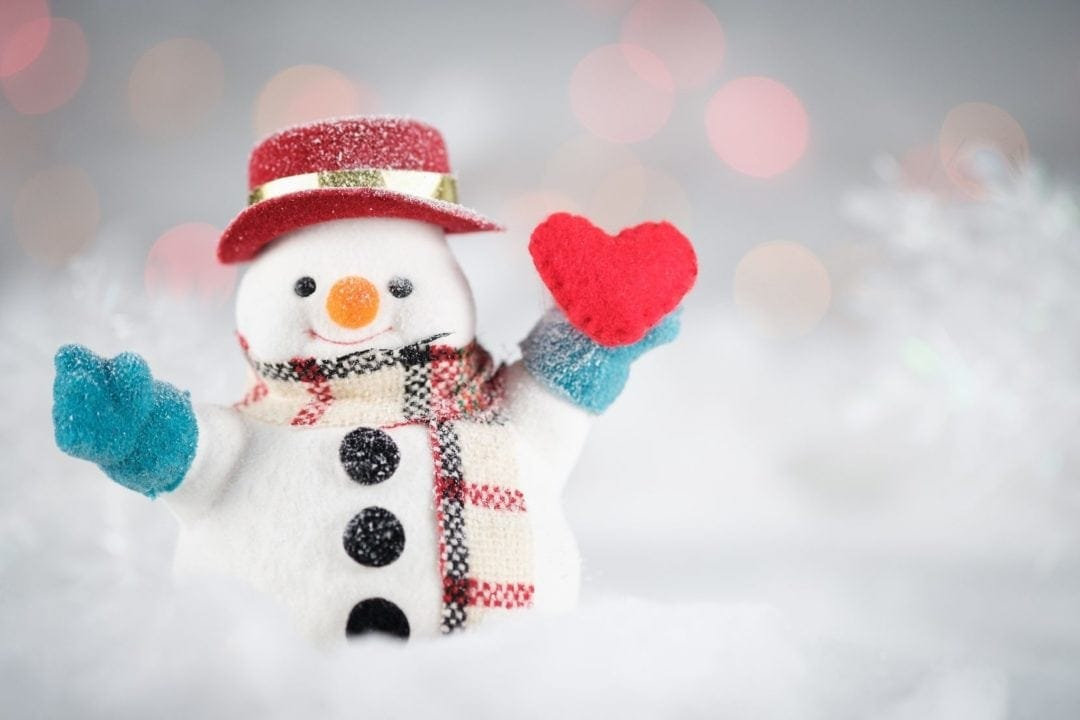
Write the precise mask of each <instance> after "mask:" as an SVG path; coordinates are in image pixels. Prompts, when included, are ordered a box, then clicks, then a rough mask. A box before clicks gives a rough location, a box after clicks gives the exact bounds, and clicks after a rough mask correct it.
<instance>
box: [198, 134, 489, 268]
mask: <svg viewBox="0 0 1080 720" xmlns="http://www.w3.org/2000/svg"><path fill="white" fill-rule="evenodd" d="M355 168H384V169H386V168H388V169H395V170H424V171H427V172H441V173H449V172H450V162H449V159H448V158H447V154H446V145H445V144H444V143H443V139H442V136H441V135H440V134H439V131H438V130H436V129H435V128H433V127H431V126H430V125H426V124H424V123H421V122H417V121H415V120H408V119H404V118H393V117H359V118H345V119H341V120H328V121H322V122H316V123H311V124H308V125H301V126H298V127H294V128H288V129H286V130H282V131H280V132H278V133H275V134H273V135H271V136H269V137H267V138H266V139H265V140H263V141H262V142H260V143H259V144H258V145H257V146H256V147H255V149H254V150H253V151H252V153H251V160H250V162H249V164H248V189H249V190H252V189H254V188H256V187H258V186H260V185H262V184H264V183H267V182H269V181H271V180H275V179H277V178H280V177H288V176H290V175H302V174H305V173H312V172H319V171H322V170H349V169H355ZM355 217H401V218H409V219H413V220H421V221H423V222H429V223H432V224H433V225H439V226H441V227H442V228H444V229H445V230H446V232H448V233H461V232H479V231H487V230H502V227H501V226H500V225H499V224H498V223H496V222H495V221H493V220H490V219H488V218H486V217H484V216H482V215H480V214H479V213H477V212H475V211H473V210H470V209H468V208H466V207H462V206H461V205H457V204H455V203H449V202H444V201H441V200H427V199H424V198H418V197H415V196H411V195H406V194H403V193H398V192H394V191H391V190H385V189H378V188H321V189H318V190H305V191H301V192H296V193H291V194H289V195H282V196H280V197H276V198H271V199H269V200H263V201H262V202H259V203H257V204H255V205H252V206H250V207H248V208H246V209H245V210H243V211H242V212H241V213H240V214H239V215H237V216H236V218H235V219H234V220H233V221H232V223H230V224H229V226H228V227H227V228H225V232H224V233H222V236H221V241H220V243H219V244H218V259H219V260H220V261H221V262H223V263H238V262H245V261H247V260H251V259H252V258H254V257H255V255H257V254H258V252H259V251H260V250H261V249H262V248H263V247H265V246H266V245H267V244H268V243H270V242H271V241H273V240H274V239H276V238H278V237H280V236H281V235H283V234H285V233H287V232H290V231H292V230H296V229H298V228H301V227H304V226H306V225H314V224H315V223H320V222H326V221H327V220H337V219H342V218H355Z"/></svg>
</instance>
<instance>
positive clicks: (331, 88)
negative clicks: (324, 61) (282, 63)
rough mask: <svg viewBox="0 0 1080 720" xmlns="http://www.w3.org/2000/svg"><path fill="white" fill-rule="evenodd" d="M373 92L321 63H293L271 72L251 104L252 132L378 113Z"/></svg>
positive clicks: (271, 130) (377, 105) (258, 133)
mask: <svg viewBox="0 0 1080 720" xmlns="http://www.w3.org/2000/svg"><path fill="white" fill-rule="evenodd" d="M378 109H379V98H378V96H377V95H376V94H375V92H374V91H373V90H372V89H371V88H369V87H367V86H365V85H362V84H360V83H358V82H356V81H355V80H353V79H351V78H349V77H348V76H346V75H344V74H342V73H340V72H338V71H337V70H334V69H333V68H329V67H325V66H323V65H295V66H293V67H290V68H286V69H285V70H282V71H281V72H279V73H278V74H276V75H274V77H272V78H271V79H270V81H269V82H267V83H266V85H265V86H264V87H263V89H262V92H261V93H259V99H258V100H257V101H256V104H255V134H256V135H257V136H258V137H262V136H264V135H266V134H268V133H271V132H274V131H275V130H280V129H281V128H284V127H288V126H290V125H298V124H300V123H306V122H311V121H312V120H320V119H323V118H329V117H340V116H343V115H358V114H361V113H374V112H378Z"/></svg>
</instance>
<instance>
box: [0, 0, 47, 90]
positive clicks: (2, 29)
mask: <svg viewBox="0 0 1080 720" xmlns="http://www.w3.org/2000/svg"><path fill="white" fill-rule="evenodd" d="M51 24H52V23H51V19H50V17H49V4H48V3H47V2H46V1H45V0H4V1H3V2H2V3H0V77H10V76H11V75H14V74H15V73H17V72H19V71H20V70H23V69H25V68H26V67H28V66H29V65H30V63H32V62H34V60H36V59H37V57H38V55H40V54H41V51H42V50H44V49H45V43H46V42H47V41H48V39H49V28H50V26H51Z"/></svg>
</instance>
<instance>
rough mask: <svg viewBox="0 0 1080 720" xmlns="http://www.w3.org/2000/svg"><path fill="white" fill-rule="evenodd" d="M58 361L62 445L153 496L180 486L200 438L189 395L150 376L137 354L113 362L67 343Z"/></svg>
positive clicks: (56, 412)
mask: <svg viewBox="0 0 1080 720" xmlns="http://www.w3.org/2000/svg"><path fill="white" fill-rule="evenodd" d="M55 363H56V380H55V383H54V384H53V427H54V430H55V433H56V444H57V445H58V446H59V447H60V449H61V450H63V451H64V452H66V453H68V454H69V455H73V456H75V457H78V458H83V459H85V460H90V461H91V462H94V463H97V464H98V465H99V466H101V468H102V470H104V471H105V472H106V474H108V475H109V477H111V478H112V479H113V480H115V481H116V482H118V483H120V484H121V485H124V486H125V487H128V488H131V489H132V490H136V491H137V492H140V493H142V494H144V495H147V496H149V497H153V496H155V495H157V494H158V493H161V492H168V491H169V490H173V489H175V488H176V487H177V486H178V485H179V484H180V482H181V481H182V480H183V479H184V476H185V475H186V474H187V470H188V468H189V467H190V466H191V463H192V460H193V459H194V457H195V446H196V444H197V439H198V430H197V425H196V422H195V415H194V411H193V409H192V407H191V401H190V400H189V399H188V396H187V393H182V392H180V391H179V390H177V389H176V388H175V387H173V386H172V385H169V384H168V383H164V382H161V381H160V380H155V379H154V378H153V377H151V375H150V369H149V368H148V367H147V365H146V361H145V360H143V359H142V358H141V357H139V356H138V355H136V354H134V353H121V354H120V355H117V356H116V357H115V358H112V359H111V360H108V359H106V358H103V357H100V356H98V355H95V354H94V353H93V352H91V351H90V350H88V349H87V348H85V347H83V346H81V345H65V346H64V347H62V348H60V350H59V351H57V353H56V359H55Z"/></svg>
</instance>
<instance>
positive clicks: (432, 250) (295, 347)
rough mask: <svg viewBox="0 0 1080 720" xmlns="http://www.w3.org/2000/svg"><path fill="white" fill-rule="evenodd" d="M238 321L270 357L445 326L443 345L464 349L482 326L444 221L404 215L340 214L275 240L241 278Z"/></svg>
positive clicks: (377, 341) (334, 352)
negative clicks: (437, 222) (440, 223)
mask: <svg viewBox="0 0 1080 720" xmlns="http://www.w3.org/2000/svg"><path fill="white" fill-rule="evenodd" d="M305 278H307V279H306V280H305ZM410 288H411V289H410ZM406 290H408V292H407V294H406ZM398 296H401V297H398ZM236 322H237V329H238V330H239V332H240V334H241V335H242V336H243V337H244V339H245V340H246V341H247V343H248V347H249V350H250V352H251V354H252V355H253V356H254V357H255V358H257V359H259V360H262V361H264V362H284V361H287V360H290V359H292V358H295V357H318V358H330V357H338V356H341V355H346V354H348V353H351V352H355V351H357V350H365V349H368V348H397V347H402V346H403V345H408V344H409V343H412V342H416V341H417V340H423V339H426V338H429V337H431V336H433V335H438V334H441V333H449V335H448V336H447V337H445V338H442V339H440V340H439V341H438V342H439V344H446V345H452V346H454V347H462V346H464V345H466V344H468V343H469V342H470V341H472V340H473V338H474V337H475V333H476V311H475V308H474V305H473V298H472V292H471V291H470V289H469V284H468V281H467V280H466V279H465V275H464V274H463V273H462V272H461V268H460V267H459V266H458V264H457V261H456V260H455V259H454V257H453V255H451V253H450V248H449V246H448V245H447V243H446V237H445V233H444V232H443V230H442V228H440V227H437V226H435V225H431V224H429V223H425V222H421V221H418V220H408V219H403V218H349V219H344V220H334V221H331V222H325V223H320V224H318V225H311V226H308V227H304V228H301V229H299V230H296V231H294V232H292V233H289V234H287V235H284V236H282V237H281V238H279V239H278V240H275V241H274V243H272V244H271V245H270V246H269V247H268V248H267V249H266V250H264V251H263V252H262V253H261V254H260V255H259V256H258V257H257V258H256V259H255V260H254V262H253V263H252V264H251V266H250V267H249V268H248V270H247V272H246V273H245V274H244V277H243V278H242V279H241V280H240V286H239V289H238V290H237V296H236Z"/></svg>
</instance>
